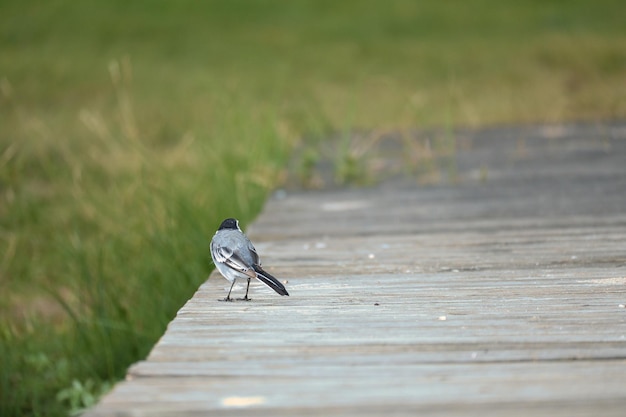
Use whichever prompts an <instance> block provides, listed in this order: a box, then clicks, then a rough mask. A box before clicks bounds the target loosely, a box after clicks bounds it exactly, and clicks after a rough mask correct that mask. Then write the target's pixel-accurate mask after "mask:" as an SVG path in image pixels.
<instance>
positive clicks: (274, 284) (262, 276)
mask: <svg viewBox="0 0 626 417" xmlns="http://www.w3.org/2000/svg"><path fill="white" fill-rule="evenodd" d="M254 271H255V272H256V277H257V279H258V280H259V281H261V282H262V283H263V284H265V285H267V286H268V287H270V288H271V289H273V290H274V291H276V292H277V293H278V294H280V295H289V293H288V292H287V290H286V289H285V286H284V285H283V284H281V283H280V281H279V280H277V279H276V278H274V277H273V276H272V275H271V274H268V273H267V272H265V271H264V270H263V269H262V268H261V267H260V266H258V265H254Z"/></svg>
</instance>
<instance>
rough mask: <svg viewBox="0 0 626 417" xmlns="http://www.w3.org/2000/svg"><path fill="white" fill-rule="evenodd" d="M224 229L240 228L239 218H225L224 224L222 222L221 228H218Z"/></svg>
mask: <svg viewBox="0 0 626 417" xmlns="http://www.w3.org/2000/svg"><path fill="white" fill-rule="evenodd" d="M224 229H233V230H239V220H237V219H233V218H229V219H226V220H224V221H223V222H222V224H220V228H219V229H218V230H224Z"/></svg>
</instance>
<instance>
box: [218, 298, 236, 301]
mask: <svg viewBox="0 0 626 417" xmlns="http://www.w3.org/2000/svg"><path fill="white" fill-rule="evenodd" d="M217 301H233V299H232V298H230V297H226V298H219V299H218V300H217Z"/></svg>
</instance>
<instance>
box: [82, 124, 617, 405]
mask: <svg viewBox="0 0 626 417" xmlns="http://www.w3.org/2000/svg"><path fill="white" fill-rule="evenodd" d="M551 132H552V133H553V134H552V135H551V136H552V137H546V136H547V134H549V133H551ZM460 135H461V134H460ZM463 135H464V136H462V137H461V138H460V140H462V141H463V142H462V143H463V144H464V146H463V150H460V151H459V152H458V155H457V170H458V173H459V183H458V184H455V185H449V184H448V185H445V184H444V185H437V186H427V187H424V186H416V185H415V184H409V183H408V182H406V181H404V182H403V181H394V182H391V183H386V184H383V185H381V186H380V187H377V188H373V189H361V190H341V191H330V192H329V191H326V192H309V193H294V194H287V196H286V197H284V198H281V199H272V200H271V201H269V202H268V204H267V206H266V208H265V211H264V212H263V214H262V215H261V216H260V217H259V219H258V220H257V221H256V222H255V224H254V225H253V226H252V227H251V228H250V230H249V235H250V236H251V238H252V239H253V241H255V243H256V246H257V249H258V250H259V252H260V254H261V256H262V259H263V261H264V266H266V267H267V268H266V269H268V271H270V272H272V273H274V274H275V275H276V276H278V277H280V278H281V279H282V280H285V281H287V283H286V286H287V288H288V290H289V291H290V294H291V296H290V297H279V296H277V295H275V294H272V293H270V292H269V291H268V290H265V289H264V288H260V287H254V288H253V290H252V298H253V301H251V302H233V303H224V302H218V301H217V299H218V298H220V297H224V295H225V292H226V290H227V287H228V282H227V281H226V280H224V279H222V278H221V277H219V276H218V275H216V274H214V275H212V276H211V277H210V279H209V280H208V281H207V282H206V283H205V284H204V285H202V286H201V287H200V289H199V290H198V292H197V293H196V295H195V296H194V297H193V298H192V299H191V300H189V302H188V303H187V304H186V305H185V306H184V307H183V308H182V309H181V310H180V312H179V313H178V316H177V317H176V318H175V320H174V321H172V323H170V325H169V328H168V329H167V332H166V333H165V335H164V336H163V337H162V338H161V340H160V341H159V342H158V344H157V345H156V346H155V347H154V349H153V351H152V352H151V354H150V355H149V357H148V358H147V359H146V360H145V361H142V362H139V363H137V364H136V365H134V366H133V367H131V369H130V370H129V373H128V378H127V380H126V381H124V382H122V383H120V384H118V385H117V386H116V387H115V389H114V390H113V391H112V392H111V393H110V394H109V395H107V396H106V397H105V398H104V399H103V400H102V401H101V403H100V404H99V405H98V406H97V407H95V408H94V409H92V410H91V411H90V412H88V413H87V415H88V416H92V417H93V416H143V415H178V416H197V415H255V416H257V415H259V416H270V415H271V416H276V415H346V416H357V415H358V416H362V415H417V414H419V415H432V416H438V415H480V416H485V415H493V416H495V415H498V416H500V415H513V416H517V415H519V416H526V415H530V414H531V413H532V415H546V416H548V415H549V416H568V417H571V416H583V415H594V416H597V415H602V416H624V415H626V308H624V304H626V128H625V127H624V126H620V125H613V126H604V127H602V128H595V127H589V126H575V127H570V128H561V130H558V131H557V134H554V128H551V129H544V130H542V129H526V130H516V131H506V130H491V131H486V132H477V133H471V132H469V133H465V134H463ZM520 138H521V139H520ZM520 140H522V141H523V144H522V146H520ZM520 149H523V151H520ZM476 170H482V172H483V174H484V171H485V170H487V171H486V172H487V180H486V181H481V180H479V177H481V176H484V175H479V176H477V175H474V174H475V172H476ZM207 256H208V254H207ZM173 279H175V277H173Z"/></svg>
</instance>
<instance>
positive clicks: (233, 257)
mask: <svg viewBox="0 0 626 417" xmlns="http://www.w3.org/2000/svg"><path fill="white" fill-rule="evenodd" d="M213 254H214V256H215V260H216V261H217V262H221V263H223V264H224V265H226V266H227V267H229V268H231V269H234V270H235V271H238V272H241V273H243V274H246V275H248V276H249V277H250V278H255V277H256V272H255V271H254V269H253V268H252V265H248V264H247V263H246V262H245V261H244V260H243V259H241V257H240V256H239V255H238V254H237V253H236V252H235V251H233V250H232V249H231V248H229V247H226V246H219V245H214V246H213Z"/></svg>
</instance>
